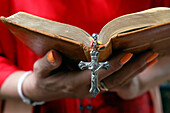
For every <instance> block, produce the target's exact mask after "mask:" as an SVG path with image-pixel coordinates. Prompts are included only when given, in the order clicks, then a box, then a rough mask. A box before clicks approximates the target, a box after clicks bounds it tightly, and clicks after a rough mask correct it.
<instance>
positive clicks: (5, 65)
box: [0, 56, 18, 87]
mask: <svg viewBox="0 0 170 113" xmlns="http://www.w3.org/2000/svg"><path fill="white" fill-rule="evenodd" d="M17 70H18V69H17V68H16V67H15V66H14V65H13V64H12V63H11V62H10V61H9V60H7V59H6V58H4V57H2V56H0V87H1V86H2V84H3V82H4V81H5V80H6V79H7V78H8V76H9V75H10V74H12V73H13V72H15V71H17Z"/></svg>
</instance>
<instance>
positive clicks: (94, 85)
mask: <svg viewBox="0 0 170 113" xmlns="http://www.w3.org/2000/svg"><path fill="white" fill-rule="evenodd" d="M92 38H93V39H94V41H93V48H92V50H91V52H90V55H91V62H83V61H81V62H80V63H79V67H80V69H81V70H84V69H89V70H90V71H91V88H90V90H89V92H90V93H91V94H92V96H93V97H96V96H97V94H98V93H99V92H100V89H99V87H98V70H99V69H101V68H103V69H106V70H108V69H109V68H110V64H109V62H107V61H106V62H98V58H99V52H98V51H97V46H98V44H97V38H98V34H96V33H93V35H92Z"/></svg>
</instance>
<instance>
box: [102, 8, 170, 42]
mask: <svg viewBox="0 0 170 113" xmlns="http://www.w3.org/2000/svg"><path fill="white" fill-rule="evenodd" d="M168 21H170V8H166V7H159V8H152V9H149V10H145V11H141V12H137V13H132V14H128V15H124V16H121V17H118V18H116V19H114V20H112V21H110V22H109V23H107V24H106V25H105V26H104V27H103V29H102V30H101V32H100V33H99V41H100V42H102V43H103V44H106V43H107V42H108V40H109V38H110V37H116V36H117V34H119V33H123V32H126V31H129V32H130V31H131V30H137V29H140V28H146V27H149V26H153V25H157V24H161V23H164V22H168Z"/></svg>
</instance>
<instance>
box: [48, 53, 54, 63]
mask: <svg viewBox="0 0 170 113" xmlns="http://www.w3.org/2000/svg"><path fill="white" fill-rule="evenodd" d="M47 60H48V61H49V62H51V63H54V62H55V57H54V51H52V50H51V51H50V52H48V55H47Z"/></svg>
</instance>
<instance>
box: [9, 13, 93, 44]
mask: <svg viewBox="0 0 170 113" xmlns="http://www.w3.org/2000/svg"><path fill="white" fill-rule="evenodd" d="M6 19H7V20H12V21H13V22H15V23H16V24H17V25H23V26H25V27H26V28H33V29H36V31H39V30H40V31H42V32H46V33H50V34H54V35H55V34H56V35H59V36H61V37H63V38H67V39H70V40H74V41H79V42H82V43H84V44H85V45H86V46H90V41H91V39H90V38H89V37H90V35H89V34H88V33H87V32H85V31H84V30H82V29H80V28H78V27H75V26H72V25H68V24H63V23H59V22H55V21H51V20H48V19H44V18H41V17H38V16H34V15H31V14H28V13H25V12H18V13H16V14H14V15H12V16H10V17H8V18H6Z"/></svg>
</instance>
